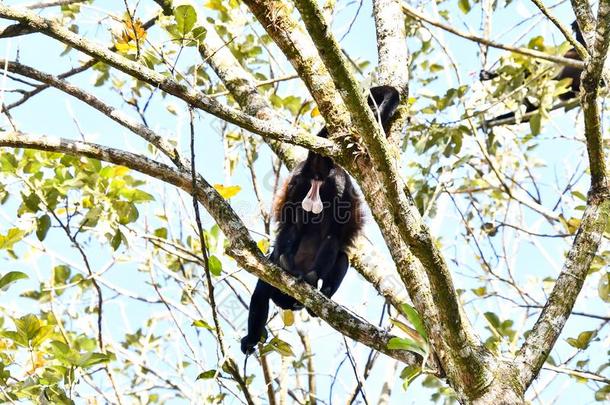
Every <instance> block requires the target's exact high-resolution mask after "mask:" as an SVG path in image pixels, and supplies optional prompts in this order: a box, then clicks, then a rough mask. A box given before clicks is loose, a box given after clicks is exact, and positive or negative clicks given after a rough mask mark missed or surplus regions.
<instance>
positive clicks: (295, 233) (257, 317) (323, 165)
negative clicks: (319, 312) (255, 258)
mask: <svg viewBox="0 0 610 405" xmlns="http://www.w3.org/2000/svg"><path fill="white" fill-rule="evenodd" d="M370 91H371V96H369V100H368V101H369V106H370V107H371V109H372V110H373V112H374V113H376V114H378V118H379V119H380V122H381V124H382V126H383V127H384V130H387V126H388V123H389V121H390V119H391V117H392V115H393V114H394V112H395V111H396V107H397V106H398V102H399V99H400V96H399V94H398V91H396V89H394V88H393V87H389V86H380V87H373V88H372V89H371V90H370ZM318 136H321V137H327V136H328V131H327V129H326V127H324V128H322V130H321V131H320V132H319V133H318ZM314 184H317V185H318V186H316V187H319V188H316V190H319V199H316V201H321V202H322V207H323V208H321V212H319V213H315V211H316V210H314V209H313V208H311V207H309V206H308V209H307V210H306V209H305V208H304V206H303V204H304V203H303V201H304V200H305V199H306V198H309V196H310V195H311V193H312V190H314V186H313V185H314ZM274 214H275V221H276V222H277V225H278V229H277V236H276V239H275V246H274V249H273V252H272V253H271V256H270V260H271V261H272V262H273V263H275V264H277V265H279V266H280V267H282V268H283V269H284V270H285V271H287V272H288V273H290V274H292V275H293V276H295V277H297V278H299V279H303V280H305V281H306V282H307V283H309V284H311V285H312V286H315V287H317V286H318V282H319V280H322V287H321V292H322V293H323V294H324V295H326V296H327V297H329V298H330V297H332V295H333V294H334V293H335V292H336V291H337V289H338V288H339V286H340V285H341V282H342V281H343V278H344V277H345V274H346V272H347V268H348V266H349V262H348V258H347V253H346V251H347V249H348V248H349V246H350V245H351V244H352V242H353V241H354V239H355V238H356V236H357V235H358V233H359V232H360V230H361V228H362V225H363V218H362V212H361V199H360V196H359V195H358V193H357V192H356V190H355V188H354V186H353V184H352V181H351V179H350V177H349V175H348V174H347V173H346V172H345V170H343V169H342V168H341V167H339V166H337V165H336V164H335V163H334V162H333V161H332V159H330V158H328V157H325V156H322V155H319V154H317V153H314V152H309V154H308V156H307V159H306V160H305V161H303V162H301V163H300V164H299V165H298V166H297V167H296V168H295V169H294V170H293V171H292V173H291V175H290V177H289V179H288V180H287V181H286V183H285V184H284V187H283V188H282V190H281V191H280V192H279V193H278V195H277V196H276V199H275V204H274ZM270 299H271V300H272V301H273V302H274V303H275V304H276V305H277V306H279V307H280V308H283V309H291V310H299V309H302V308H303V305H302V304H301V303H300V302H298V301H297V300H295V299H294V298H292V297H291V296H289V295H287V294H284V293H283V292H281V291H280V290H278V289H277V288H275V287H273V286H271V285H270V284H268V283H266V282H264V281H262V280H259V281H258V283H257V284H256V288H255V289H254V293H253V294H252V298H251V301H250V312H249V314H248V334H247V335H246V336H245V337H244V338H243V339H242V340H241V350H242V352H244V353H251V352H252V351H253V350H254V347H255V346H256V344H257V343H259V342H260V341H264V340H266V338H267V333H266V330H265V324H266V323H267V318H268V316H269V300H270Z"/></svg>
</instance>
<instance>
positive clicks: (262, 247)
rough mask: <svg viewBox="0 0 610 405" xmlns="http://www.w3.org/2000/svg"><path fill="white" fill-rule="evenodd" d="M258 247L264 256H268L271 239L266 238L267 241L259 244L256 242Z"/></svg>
mask: <svg viewBox="0 0 610 405" xmlns="http://www.w3.org/2000/svg"><path fill="white" fill-rule="evenodd" d="M256 246H258V248H259V249H260V250H261V252H263V254H265V255H266V254H267V252H268V251H269V239H267V238H265V239H261V240H259V241H258V242H256Z"/></svg>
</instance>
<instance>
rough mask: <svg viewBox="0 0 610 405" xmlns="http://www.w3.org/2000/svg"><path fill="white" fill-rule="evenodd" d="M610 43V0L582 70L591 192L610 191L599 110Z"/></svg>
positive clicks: (601, 10)
mask: <svg viewBox="0 0 610 405" xmlns="http://www.w3.org/2000/svg"><path fill="white" fill-rule="evenodd" d="M609 44H610V3H609V2H608V1H600V3H599V10H598V20H597V29H596V36H595V43H594V45H593V50H592V55H591V59H589V61H588V62H587V66H586V68H585V71H584V72H583V74H582V85H581V88H582V89H581V104H582V109H583V113H584V120H585V137H586V139H587V152H588V154H589V169H590V170H591V192H592V193H596V192H601V193H607V192H608V186H609V185H608V174H607V171H606V157H605V155H604V146H603V143H602V128H601V119H600V110H599V104H598V102H599V88H600V83H601V82H602V73H603V71H604V64H605V62H606V57H607V55H608V46H609Z"/></svg>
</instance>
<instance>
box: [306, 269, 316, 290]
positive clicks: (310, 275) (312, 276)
mask: <svg viewBox="0 0 610 405" xmlns="http://www.w3.org/2000/svg"><path fill="white" fill-rule="evenodd" d="M303 279H304V280H305V281H306V282H307V284H309V285H310V286H312V287H314V288H318V280H319V277H318V272H317V271H315V270H310V271H309V272H307V273H305V275H304V276H303Z"/></svg>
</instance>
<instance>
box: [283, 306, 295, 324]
mask: <svg viewBox="0 0 610 405" xmlns="http://www.w3.org/2000/svg"><path fill="white" fill-rule="evenodd" d="M282 320H283V321H284V326H292V325H294V312H292V311H291V310H289V309H285V310H284V311H282Z"/></svg>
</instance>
